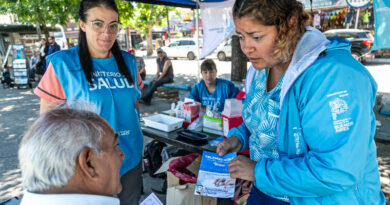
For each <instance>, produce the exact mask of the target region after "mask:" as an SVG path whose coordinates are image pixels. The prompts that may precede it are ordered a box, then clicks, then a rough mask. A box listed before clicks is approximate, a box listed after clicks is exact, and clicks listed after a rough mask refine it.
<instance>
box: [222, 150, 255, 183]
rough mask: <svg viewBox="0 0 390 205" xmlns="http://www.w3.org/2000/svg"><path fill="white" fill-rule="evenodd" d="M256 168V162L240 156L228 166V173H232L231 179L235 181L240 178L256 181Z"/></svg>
mask: <svg viewBox="0 0 390 205" xmlns="http://www.w3.org/2000/svg"><path fill="white" fill-rule="evenodd" d="M255 166H256V162H255V161H252V160H251V159H249V158H248V157H245V156H243V155H239V156H237V157H236V158H234V159H233V160H232V161H231V162H230V163H229V164H228V171H229V173H230V177H231V178H233V179H235V178H239V179H244V180H248V181H255V174H254V173H255Z"/></svg>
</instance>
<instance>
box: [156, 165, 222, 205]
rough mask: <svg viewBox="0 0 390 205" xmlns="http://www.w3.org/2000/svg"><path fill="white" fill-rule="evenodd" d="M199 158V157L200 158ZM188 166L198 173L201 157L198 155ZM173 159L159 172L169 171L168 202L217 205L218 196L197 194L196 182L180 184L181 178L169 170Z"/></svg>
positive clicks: (183, 204)
mask: <svg viewBox="0 0 390 205" xmlns="http://www.w3.org/2000/svg"><path fill="white" fill-rule="evenodd" d="M198 158H199V159H198ZM198 158H197V159H196V160H194V162H193V163H191V164H190V165H189V166H187V169H188V170H189V171H191V172H192V173H194V174H196V175H198V172H199V166H200V157H198ZM172 160H173V159H172V158H171V159H169V160H168V161H167V162H165V163H164V164H163V165H162V166H161V168H160V169H159V171H158V172H164V171H166V172H167V187H168V189H167V199H166V204H169V205H217V198H212V197H204V196H197V195H195V194H194V192H195V184H191V183H187V184H182V185H181V184H180V180H179V178H177V177H176V176H175V175H173V174H172V173H171V172H170V171H168V168H169V163H170V162H171V161H172Z"/></svg>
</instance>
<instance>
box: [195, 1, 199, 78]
mask: <svg viewBox="0 0 390 205" xmlns="http://www.w3.org/2000/svg"><path fill="white" fill-rule="evenodd" d="M195 18H196V20H195V22H196V42H197V45H198V46H197V49H196V51H197V55H196V56H197V58H196V64H197V67H198V74H197V76H196V77H197V78H198V79H197V81H200V65H199V61H200V60H199V57H200V50H199V46H200V45H199V33H200V32H199V0H196V16H195Z"/></svg>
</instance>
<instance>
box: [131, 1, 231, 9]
mask: <svg viewBox="0 0 390 205" xmlns="http://www.w3.org/2000/svg"><path fill="white" fill-rule="evenodd" d="M128 1H132V2H140V3H147V4H158V5H166V6H176V7H183V8H190V9H196V2H222V1H225V0H198V1H196V0H128Z"/></svg>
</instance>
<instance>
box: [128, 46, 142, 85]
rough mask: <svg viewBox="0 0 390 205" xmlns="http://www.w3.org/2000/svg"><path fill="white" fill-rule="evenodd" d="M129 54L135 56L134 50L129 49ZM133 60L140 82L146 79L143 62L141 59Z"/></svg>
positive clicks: (136, 57)
mask: <svg viewBox="0 0 390 205" xmlns="http://www.w3.org/2000/svg"><path fill="white" fill-rule="evenodd" d="M129 53H131V54H133V55H134V56H135V49H134V48H130V49H129ZM135 60H136V61H137V70H138V72H139V75H140V76H141V79H142V80H145V77H146V69H145V61H144V59H143V58H142V57H138V56H135Z"/></svg>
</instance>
